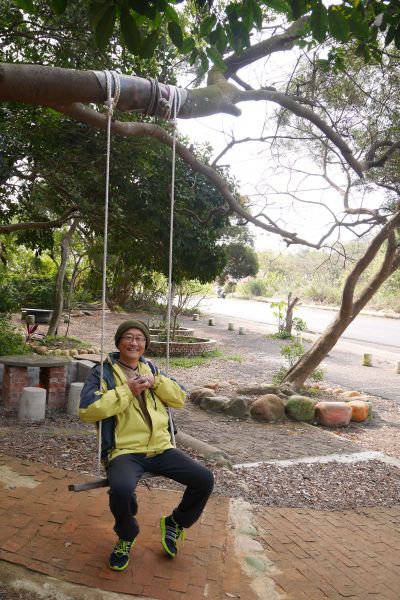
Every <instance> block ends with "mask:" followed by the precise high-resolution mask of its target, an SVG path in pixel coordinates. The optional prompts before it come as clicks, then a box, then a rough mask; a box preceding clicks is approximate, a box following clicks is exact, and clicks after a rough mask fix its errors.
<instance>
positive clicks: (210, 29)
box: [14, 0, 400, 72]
mask: <svg viewBox="0 0 400 600" xmlns="http://www.w3.org/2000/svg"><path fill="white" fill-rule="evenodd" d="M14 2H15V4H16V5H17V6H19V7H20V8H21V9H23V10H24V11H27V12H30V13H35V12H37V11H38V9H40V7H41V5H42V4H43V0H14ZM48 4H49V6H50V7H51V9H52V10H53V11H54V13H55V14H56V15H62V14H63V13H64V12H65V11H67V10H68V8H70V7H71V5H72V4H75V2H72V1H71V0H48ZM270 11H272V12H274V13H277V14H280V15H283V16H284V17H285V18H286V19H287V20H288V22H293V21H296V20H297V19H299V18H300V17H306V19H305V20H304V22H303V27H302V33H301V36H300V39H299V40H298V42H297V43H300V44H308V45H310V44H312V43H314V42H317V43H321V42H324V41H325V40H326V38H327V37H328V36H330V37H331V38H332V39H333V40H335V41H336V42H338V43H342V42H347V41H348V40H349V39H354V40H355V42H356V47H355V52H356V53H358V54H359V55H360V56H362V57H363V58H364V59H365V60H367V61H368V60H370V59H371V58H372V57H375V58H376V57H379V56H380V48H379V45H378V44H377V37H378V35H379V34H384V44H385V46H387V45H389V44H390V43H391V42H392V41H394V43H395V45H396V47H397V48H399V49H400V12H399V7H398V3H397V1H396V0H373V1H372V2H371V1H368V0H357V2H355V1H352V0H340V1H339V2H337V1H336V2H323V1H322V0H242V1H238V0H235V1H233V2H229V1H228V2H225V3H222V4H221V3H220V2H217V1H216V0H191V1H184V0H169V1H168V0H91V1H89V2H87V3H86V11H85V12H86V15H85V16H86V19H87V22H88V24H90V27H91V28H92V30H93V32H94V36H95V39H96V43H97V46H98V47H99V48H105V47H106V46H107V44H108V43H109V41H110V38H111V37H112V35H113V33H114V32H115V30H117V31H118V32H119V36H120V43H121V44H122V45H125V46H126V48H127V49H128V50H129V51H130V52H131V53H132V54H134V55H136V56H140V57H142V58H151V57H153V56H154V54H155V53H156V51H157V48H158V47H159V45H160V43H161V41H162V39H163V37H164V36H165V35H168V38H169V40H170V42H171V43H172V44H173V45H174V46H175V47H176V49H177V51H178V52H179V53H181V54H183V55H185V56H186V57H187V60H188V62H189V64H190V65H194V64H195V63H196V62H197V63H199V64H200V65H201V69H202V70H203V72H206V71H208V68H209V62H210V61H211V62H212V63H213V64H215V65H216V66H217V67H218V68H220V69H222V70H225V69H226V68H227V66H226V64H225V63H224V61H223V57H224V55H225V53H226V52H227V51H228V50H230V51H233V52H235V53H238V54H240V53H241V52H242V51H243V50H245V49H247V48H249V47H250V46H251V44H252V38H254V35H255V33H256V32H261V31H262V30H263V27H264V23H265V18H266V15H267V14H268V12H270ZM330 58H331V59H336V60H337V58H338V57H337V56H336V54H335V51H332V53H331V56H330Z"/></svg>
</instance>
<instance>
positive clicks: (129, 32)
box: [119, 4, 142, 54]
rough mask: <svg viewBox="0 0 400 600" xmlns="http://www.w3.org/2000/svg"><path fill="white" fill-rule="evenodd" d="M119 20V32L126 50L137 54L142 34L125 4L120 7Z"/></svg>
mask: <svg viewBox="0 0 400 600" xmlns="http://www.w3.org/2000/svg"><path fill="white" fill-rule="evenodd" d="M119 20H120V23H121V33H122V36H123V38H124V40H125V43H126V46H127V48H128V50H130V51H131V52H132V54H139V51H140V46H141V44H142V34H141V32H140V29H139V27H138V26H137V23H136V20H135V18H134V17H133V15H132V13H131V11H130V10H129V8H128V6H127V5H126V4H124V5H123V6H122V8H121V14H120V17H119Z"/></svg>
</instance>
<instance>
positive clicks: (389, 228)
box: [340, 212, 400, 318]
mask: <svg viewBox="0 0 400 600" xmlns="http://www.w3.org/2000/svg"><path fill="white" fill-rule="evenodd" d="M399 225H400V212H398V213H396V214H395V215H394V216H393V217H392V218H391V219H390V220H389V221H387V223H386V224H385V225H384V226H383V227H382V229H381V230H380V231H379V233H377V235H376V236H375V237H374V239H373V240H372V242H371V243H370V245H369V246H368V248H367V250H366V252H365V254H364V255H363V256H362V257H361V258H360V259H359V260H358V261H357V262H356V264H355V265H354V268H353V270H352V272H351V274H350V275H349V277H348V278H347V280H346V283H345V286H344V288H343V294H342V304H341V307H340V316H341V317H344V318H350V317H351V316H352V315H353V311H354V306H353V298H354V290H355V287H356V284H357V282H358V280H359V277H360V275H361V273H363V272H364V271H365V269H366V268H367V267H368V266H369V265H370V264H371V262H372V261H373V259H374V258H375V256H376V255H377V253H378V250H379V248H380V247H381V246H382V244H383V243H384V241H385V240H386V239H387V238H389V236H390V235H391V232H393V231H394V229H396V227H399Z"/></svg>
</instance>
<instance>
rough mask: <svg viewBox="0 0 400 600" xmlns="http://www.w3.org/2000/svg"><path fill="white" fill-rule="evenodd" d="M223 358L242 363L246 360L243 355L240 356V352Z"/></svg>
mask: <svg viewBox="0 0 400 600" xmlns="http://www.w3.org/2000/svg"><path fill="white" fill-rule="evenodd" d="M223 359H224V360H232V361H233V362H238V363H242V362H244V361H245V359H244V358H243V356H240V354H232V355H231V356H223Z"/></svg>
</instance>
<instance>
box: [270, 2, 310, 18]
mask: <svg viewBox="0 0 400 600" xmlns="http://www.w3.org/2000/svg"><path fill="white" fill-rule="evenodd" d="M274 3H275V0H274V2H272V5H273V4H274ZM288 3H289V6H290V8H291V11H292V16H293V19H298V18H299V17H302V16H303V15H305V14H306V13H307V12H308V11H309V10H310V8H311V3H310V2H307V0H288ZM268 4H269V3H268ZM272 8H273V6H272ZM281 12H283V11H281Z"/></svg>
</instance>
